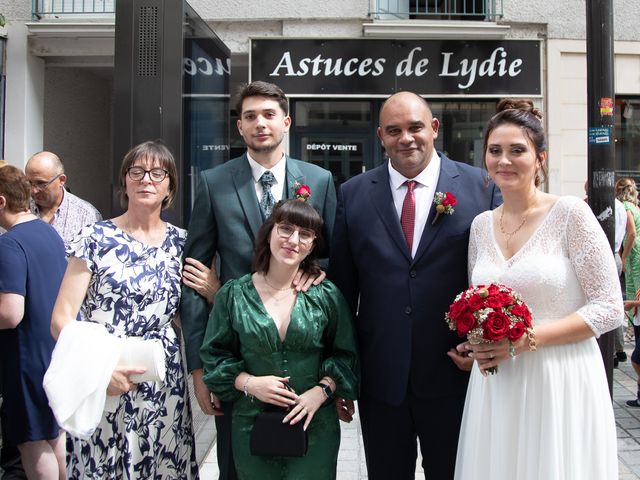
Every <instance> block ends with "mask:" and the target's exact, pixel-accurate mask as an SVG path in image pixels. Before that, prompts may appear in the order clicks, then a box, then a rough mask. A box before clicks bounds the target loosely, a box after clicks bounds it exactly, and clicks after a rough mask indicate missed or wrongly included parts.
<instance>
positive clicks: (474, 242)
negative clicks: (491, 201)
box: [467, 215, 480, 285]
mask: <svg viewBox="0 0 640 480" xmlns="http://www.w3.org/2000/svg"><path fill="white" fill-rule="evenodd" d="M479 223H480V215H478V216H477V217H476V218H475V219H474V220H473V223H471V231H470V233H469V250H468V254H467V277H468V282H467V283H468V284H469V285H471V278H472V276H471V275H472V273H473V267H475V266H476V259H477V258H478V238H477V236H478V230H479V227H478V224H479Z"/></svg>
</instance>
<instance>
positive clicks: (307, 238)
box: [276, 223, 316, 246]
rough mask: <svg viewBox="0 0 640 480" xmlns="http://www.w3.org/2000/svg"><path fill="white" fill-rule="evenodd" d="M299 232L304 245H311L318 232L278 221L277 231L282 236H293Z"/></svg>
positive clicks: (299, 239) (299, 237)
mask: <svg viewBox="0 0 640 480" xmlns="http://www.w3.org/2000/svg"><path fill="white" fill-rule="evenodd" d="M296 231H297V232H298V241H299V242H300V243H301V244H302V245H305V246H307V245H310V244H311V243H312V242H313V241H314V240H315V238H316V234H315V233H314V232H313V231H312V230H309V229H307V228H298V227H294V226H293V225H291V224H290V223H276V232H278V235H280V236H281V237H282V238H291V236H292V235H293V234H294V233H295V232H296Z"/></svg>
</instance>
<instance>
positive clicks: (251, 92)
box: [236, 80, 289, 117]
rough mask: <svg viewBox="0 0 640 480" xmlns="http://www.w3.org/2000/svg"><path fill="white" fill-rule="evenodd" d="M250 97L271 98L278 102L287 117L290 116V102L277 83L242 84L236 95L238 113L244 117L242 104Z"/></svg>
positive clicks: (256, 82) (257, 82)
mask: <svg viewBox="0 0 640 480" xmlns="http://www.w3.org/2000/svg"><path fill="white" fill-rule="evenodd" d="M248 97H269V98H272V99H273V100H275V101H277V102H278V105H280V108H281V109H282V111H283V112H284V115H285V117H286V116H287V115H289V100H287V96H286V95H285V94H284V92H283V91H282V89H281V88H280V87H279V86H277V85H276V84H275V83H268V82H263V81H261V80H257V81H255V82H251V83H241V84H240V86H239V87H238V93H237V94H236V112H237V113H238V117H242V102H244V99H245V98H248Z"/></svg>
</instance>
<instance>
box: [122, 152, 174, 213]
mask: <svg viewBox="0 0 640 480" xmlns="http://www.w3.org/2000/svg"><path fill="white" fill-rule="evenodd" d="M141 158H149V159H150V160H151V163H152V164H158V165H160V167H162V168H164V169H165V170H166V171H167V172H169V194H168V196H167V198H165V199H164V200H163V201H162V209H163V210H164V209H166V208H169V207H170V206H171V204H172V203H173V201H174V200H175V198H176V194H177V193H178V169H177V168H176V161H175V160H174V158H173V155H171V152H170V151H169V149H168V148H167V147H166V146H165V145H164V143H162V141H160V140H148V141H146V142H142V143H141V144H139V145H136V146H135V147H133V148H132V149H131V150H129V151H128V152H127V154H126V155H125V156H124V159H123V160H122V166H121V167H120V204H121V205H122V207H123V208H126V206H127V202H128V201H129V199H128V198H127V183H126V177H127V170H129V167H131V166H132V165H133V164H135V163H136V161H138V160H139V159H141Z"/></svg>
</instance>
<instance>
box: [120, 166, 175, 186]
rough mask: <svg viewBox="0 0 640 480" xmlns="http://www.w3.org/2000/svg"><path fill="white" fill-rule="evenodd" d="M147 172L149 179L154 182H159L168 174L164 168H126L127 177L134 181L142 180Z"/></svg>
mask: <svg viewBox="0 0 640 480" xmlns="http://www.w3.org/2000/svg"><path fill="white" fill-rule="evenodd" d="M147 173H148V174H149V178H150V179H151V181H152V182H156V183H160V182H161V181H163V180H164V179H165V178H166V177H167V175H169V172H167V171H166V170H165V169H164V168H152V169H151V170H145V169H144V168H142V167H129V168H127V175H129V178H130V179H131V180H133V181H134V182H139V181H140V180H142V179H143V178H144V176H145V175H146V174H147Z"/></svg>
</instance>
